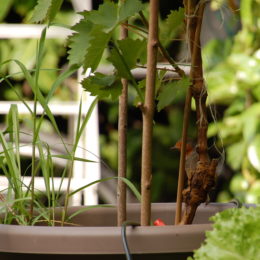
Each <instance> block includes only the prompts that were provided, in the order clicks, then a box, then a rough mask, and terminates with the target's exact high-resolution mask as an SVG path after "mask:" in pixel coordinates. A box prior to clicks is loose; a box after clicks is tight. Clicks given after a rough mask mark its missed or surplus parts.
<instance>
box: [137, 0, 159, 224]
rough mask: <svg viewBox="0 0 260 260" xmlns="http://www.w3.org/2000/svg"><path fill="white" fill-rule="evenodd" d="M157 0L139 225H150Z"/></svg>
mask: <svg viewBox="0 0 260 260" xmlns="http://www.w3.org/2000/svg"><path fill="white" fill-rule="evenodd" d="M158 12H159V0H151V1H150V18H149V33H148V45H147V74H146V89H145V103H144V106H143V109H142V113H143V134H142V176H141V192H142V200H141V225H143V226H148V225H150V218H151V181H152V134H153V115H154V99H155V80H156V63H157V51H158Z"/></svg>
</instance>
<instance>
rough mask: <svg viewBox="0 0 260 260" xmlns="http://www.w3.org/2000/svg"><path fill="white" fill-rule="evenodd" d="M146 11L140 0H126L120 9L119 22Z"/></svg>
mask: <svg viewBox="0 0 260 260" xmlns="http://www.w3.org/2000/svg"><path fill="white" fill-rule="evenodd" d="M143 9H144V4H142V2H140V1H139V0H125V1H124V2H123V4H122V5H121V6H120V8H119V17H118V20H119V22H122V21H124V20H126V19H127V18H128V17H130V16H133V15H134V14H136V13H138V12H140V11H141V10H143Z"/></svg>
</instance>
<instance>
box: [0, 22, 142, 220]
mask: <svg viewBox="0 0 260 260" xmlns="http://www.w3.org/2000/svg"><path fill="white" fill-rule="evenodd" d="M46 31H47V27H46V28H45V29H44V30H43V32H42V34H41V38H40V40H39V43H38V46H37V50H36V52H37V58H36V65H35V69H34V70H32V71H29V70H28V69H27V68H26V67H25V65H24V64H23V63H21V62H20V61H19V60H8V61H5V62H3V63H2V64H1V66H3V65H4V64H6V63H9V62H14V63H16V64H17V65H18V67H19V68H20V73H22V74H23V75H24V77H25V79H26V81H27V82H28V85H29V86H30V87H31V89H32V92H33V96H34V99H33V100H34V102H33V109H31V108H30V106H29V105H28V103H27V102H26V101H25V100H24V99H23V98H22V97H21V96H20V95H19V93H17V92H16V94H17V96H18V98H19V100H20V101H21V102H22V103H23V104H24V105H25V106H26V108H27V109H28V111H29V113H30V115H31V118H32V132H31V133H26V134H28V135H31V137H32V143H31V146H32V156H31V164H30V165H29V167H28V168H27V169H26V172H22V167H21V157H22V155H21V151H20V149H21V147H22V146H23V145H24V144H22V143H21V140H20V137H21V134H24V133H23V132H22V131H21V129H20V126H19V113H18V108H17V105H11V107H10V111H9V113H8V116H7V123H6V129H5V130H4V131H0V144H1V146H2V150H1V152H0V169H1V171H2V172H3V174H4V176H5V177H6V178H7V179H8V188H7V189H6V190H2V191H0V205H1V208H0V213H2V217H1V218H0V221H1V222H2V223H5V224H11V223H16V224H21V225H35V224H37V223H38V222H41V223H47V224H48V225H55V224H56V223H59V224H61V225H63V224H64V223H67V222H68V221H70V220H71V219H72V218H73V217H74V216H75V215H77V214H80V213H81V212H82V211H85V210H88V209H90V208H93V207H97V206H89V207H85V208H84V209H81V210H79V211H77V212H75V213H74V214H73V215H72V216H68V215H67V209H68V204H69V199H70V198H71V196H73V195H74V194H75V193H77V192H80V191H82V190H83V189H85V188H87V187H89V186H91V185H94V184H96V183H99V182H102V181H108V180H111V179H115V178H113V177H112V178H105V179H100V180H96V181H94V182H92V183H88V184H86V185H83V186H82V187H81V188H79V189H78V190H76V191H71V187H70V184H71V179H72V175H73V171H72V170H73V164H74V162H75V160H79V161H83V162H85V163H94V162H93V161H90V160H87V159H86V158H78V157H76V156H75V153H76V149H77V147H78V144H79V140H80V137H81V136H82V134H83V131H84V130H85V128H86V125H87V123H88V120H89V118H90V116H91V114H92V111H93V109H94V107H95V105H96V104H97V98H95V99H94V101H93V102H92V103H91V104H90V106H89V108H88V111H87V113H86V116H85V117H83V116H82V103H81V102H80V104H79V108H78V116H77V126H76V133H75V137H74V141H73V143H72V144H67V143H66V142H65V140H64V138H63V136H62V134H61V131H60V129H59V127H58V124H57V123H56V120H55V117H54V115H53V113H52V111H51V109H50V107H49V105H48V103H49V101H50V99H51V98H52V96H53V95H54V93H55V91H56V90H57V88H58V87H59V85H60V84H61V83H62V82H63V81H64V80H65V79H66V78H68V77H70V76H71V75H72V74H73V73H74V72H75V71H76V70H77V69H78V68H79V66H76V65H75V66H71V67H70V68H69V69H68V70H66V71H64V72H63V73H61V74H60V75H59V76H58V78H57V79H56V80H55V82H54V83H53V84H52V86H51V88H50V91H49V93H48V95H47V96H44V95H43V93H42V92H41V90H40V88H39V78H40V77H39V76H40V73H41V71H42V70H43V69H42V68H41V63H42V59H43V55H44V51H45V50H44V43H45V38H46ZM11 77H12V75H8V76H5V77H2V78H1V82H3V81H6V82H7V84H8V85H9V86H10V88H12V89H13V90H14V91H15V88H14V86H13V85H12V83H11V81H10V80H9V79H10V78H11ZM38 106H41V107H42V108H43V111H44V112H43V114H42V115H41V116H40V118H39V117H37V108H38ZM44 117H47V118H48V119H49V121H50V122H51V124H52V126H53V128H54V130H55V132H56V134H57V135H58V136H59V138H60V140H59V142H60V143H61V144H62V145H63V146H64V150H65V151H66V153H65V154H54V153H53V152H52V150H51V145H50V144H48V143H47V142H44V141H43V140H41V137H40V132H41V130H42V126H43V124H42V123H43V122H44ZM54 158H60V159H63V160H66V161H67V162H66V166H65V168H64V169H63V171H62V174H61V180H60V186H59V189H58V190H55V189H54V162H53V159H54ZM27 172H30V175H31V181H30V183H29V185H26V184H25V182H24V180H23V177H24V175H25V174H26V173H27ZM39 174H42V177H43V179H44V184H45V189H44V191H39V190H37V189H36V188H35V177H36V176H38V175H39ZM64 178H68V185H67V188H66V193H65V202H64V205H60V203H59V196H60V194H61V186H62V183H63V181H64ZM122 180H123V181H124V182H125V183H126V184H127V185H128V186H129V187H130V188H131V189H132V190H133V191H134V193H135V194H136V195H137V196H140V195H139V193H138V191H137V190H136V189H135V187H134V186H133V185H132V184H131V183H130V182H129V181H128V180H127V179H125V178H122ZM42 195H44V196H46V198H47V203H45V204H44V203H43V202H42V201H41V197H42ZM57 206H64V207H63V211H62V219H61V220H60V221H58V220H56V219H55V214H54V212H55V207H57ZM98 207H100V205H99V206H98Z"/></svg>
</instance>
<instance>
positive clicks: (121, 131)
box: [117, 25, 128, 226]
mask: <svg viewBox="0 0 260 260" xmlns="http://www.w3.org/2000/svg"><path fill="white" fill-rule="evenodd" d="M120 30H121V32H120V38H121V39H125V38H127V36H128V30H127V29H126V28H125V27H124V26H122V25H121V29H120ZM121 82H122V86H123V88H122V94H121V96H120V97H119V118H118V177H124V178H126V166H127V98H128V81H127V79H121ZM125 221H126V185H125V183H124V182H123V180H122V179H121V178H118V184H117V225H118V226H121V225H122V224H123V222H125Z"/></svg>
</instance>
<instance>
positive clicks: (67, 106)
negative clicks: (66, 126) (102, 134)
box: [0, 0, 100, 205]
mask: <svg viewBox="0 0 260 260" xmlns="http://www.w3.org/2000/svg"><path fill="white" fill-rule="evenodd" d="M72 5H73V8H74V9H75V11H77V12H79V11H83V10H91V9H92V1H91V0H72ZM78 19H79V16H77V17H75V21H76V20H78ZM43 28H44V26H42V25H32V24H29V25H26V24H0V39H17V38H27V39H30V38H40V35H41V31H42V29H43ZM71 33H72V32H71V31H70V30H68V29H65V28H60V27H55V26H52V27H51V28H50V29H49V30H48V31H47V35H46V37H47V38H64V39H65V38H67V36H68V35H70V34H71ZM81 77H82V73H81V72H80V71H79V72H78V82H80V79H81ZM76 94H77V101H75V102H71V101H69V102H64V101H62V102H55V103H50V104H49V107H50V109H51V111H52V113H53V114H54V115H66V116H68V117H69V120H70V122H72V129H70V131H72V133H71V134H72V135H73V133H74V131H75V128H76V118H77V113H78V108H79V99H80V97H81V96H82V95H83V109H82V112H83V116H84V115H85V114H86V112H87V110H88V107H89V105H90V104H91V102H92V100H93V98H92V97H91V96H89V95H87V94H86V93H82V88H81V86H80V84H79V83H78V86H77V93H76ZM11 104H17V106H18V111H19V113H21V114H29V112H28V110H27V108H26V107H25V106H24V105H23V104H22V103H21V102H13V101H0V114H7V113H8V111H9V108H10V106H11ZM28 104H29V106H31V107H32V106H33V103H32V102H31V103H30V102H28ZM42 112H43V109H42V108H41V106H40V105H39V106H38V111H37V113H38V114H42ZM87 151H91V153H89V152H87ZM21 152H23V153H24V154H27V155H29V154H31V147H29V146H27V147H26V146H25V147H23V149H22V150H21ZM94 155H95V156H94ZM76 156H77V157H81V158H86V159H90V160H94V161H97V163H83V162H79V161H76V162H75V164H74V169H73V178H72V181H71V190H76V189H77V188H79V187H81V186H83V185H84V184H87V183H89V182H92V181H94V180H97V179H99V178H100V162H99V129H98V111H97V107H96V108H95V109H94V111H93V113H92V116H91V118H90V122H89V124H88V126H87V128H86V131H85V132H84V134H83V136H82V138H81V140H80V143H79V148H78V149H77V151H76ZM30 179H31V177H24V182H25V184H26V183H27V184H28V183H29V182H30ZM60 181H61V180H60V178H55V179H54V187H59V183H60ZM67 183H68V180H67V179H65V180H64V181H63V185H62V190H63V191H65V190H66V186H67ZM7 184H8V183H7V179H6V178H5V177H3V176H1V177H0V189H4V188H6V187H7ZM35 187H36V189H40V190H42V189H44V187H45V186H44V181H43V178H41V177H37V178H36V180H35ZM82 197H83V198H84V200H83V201H84V204H85V205H90V204H97V203H98V195H97V189H96V187H94V186H93V187H89V188H87V189H85V190H84V191H82V192H79V193H77V194H76V195H74V196H73V198H72V200H71V204H72V205H80V204H81V202H82Z"/></svg>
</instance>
